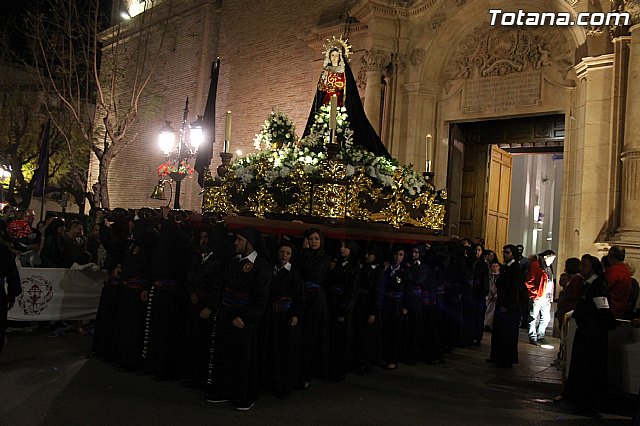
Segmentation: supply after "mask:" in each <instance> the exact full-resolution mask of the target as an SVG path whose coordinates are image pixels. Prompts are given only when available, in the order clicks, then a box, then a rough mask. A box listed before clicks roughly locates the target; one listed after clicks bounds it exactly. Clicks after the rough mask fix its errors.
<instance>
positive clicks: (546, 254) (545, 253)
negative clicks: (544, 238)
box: [538, 250, 556, 257]
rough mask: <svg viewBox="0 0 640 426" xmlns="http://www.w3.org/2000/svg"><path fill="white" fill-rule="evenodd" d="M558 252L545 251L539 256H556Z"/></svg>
mask: <svg viewBox="0 0 640 426" xmlns="http://www.w3.org/2000/svg"><path fill="white" fill-rule="evenodd" d="M555 255H556V252H555V251H553V250H545V251H543V252H542V253H540V254H539V255H538V256H539V257H545V256H555Z"/></svg>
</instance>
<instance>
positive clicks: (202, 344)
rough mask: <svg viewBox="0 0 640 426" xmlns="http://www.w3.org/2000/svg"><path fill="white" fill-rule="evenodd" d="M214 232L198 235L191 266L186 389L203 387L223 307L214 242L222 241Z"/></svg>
mask: <svg viewBox="0 0 640 426" xmlns="http://www.w3.org/2000/svg"><path fill="white" fill-rule="evenodd" d="M219 234H220V233H216V232H214V230H213V229H204V230H201V231H200V232H198V250H196V252H195V253H194V254H193V256H192V258H191V266H190V267H189V275H188V286H189V306H188V308H187V319H186V323H185V328H184V347H183V353H182V370H183V373H184V376H185V378H186V380H185V382H184V383H183V384H184V385H185V386H187V387H197V388H204V385H205V383H206V379H207V371H208V365H209V359H210V338H211V333H212V331H213V324H214V318H215V316H216V312H217V310H218V306H219V304H220V292H221V285H222V283H221V282H220V280H219V278H220V273H221V272H222V261H221V258H220V254H219V253H216V252H214V250H213V246H214V244H215V242H214V239H216V238H221V237H222V236H221V235H219Z"/></svg>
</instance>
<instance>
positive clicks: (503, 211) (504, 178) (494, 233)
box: [485, 145, 512, 253]
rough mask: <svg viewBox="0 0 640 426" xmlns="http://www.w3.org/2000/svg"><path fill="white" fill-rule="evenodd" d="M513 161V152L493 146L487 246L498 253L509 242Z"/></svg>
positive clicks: (489, 179)
mask: <svg viewBox="0 0 640 426" xmlns="http://www.w3.org/2000/svg"><path fill="white" fill-rule="evenodd" d="M511 162H512V157H511V154H509V153H508V152H506V151H504V150H502V149H500V148H498V147H497V146H496V145H492V146H491V156H490V160H489V178H488V191H487V216H486V217H487V222H486V227H485V229H486V233H485V248H487V249H489V250H493V251H495V252H496V253H500V251H501V250H502V247H503V246H504V245H505V244H507V243H508V240H507V238H508V234H509V207H510V203H511Z"/></svg>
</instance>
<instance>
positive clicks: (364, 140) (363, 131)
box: [302, 64, 391, 158]
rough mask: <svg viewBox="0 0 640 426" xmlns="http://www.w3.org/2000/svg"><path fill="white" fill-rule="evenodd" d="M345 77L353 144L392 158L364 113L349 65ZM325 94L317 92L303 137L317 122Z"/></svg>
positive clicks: (346, 66) (346, 100)
mask: <svg viewBox="0 0 640 426" xmlns="http://www.w3.org/2000/svg"><path fill="white" fill-rule="evenodd" d="M344 76H345V81H346V86H347V87H346V88H345V101H344V103H345V105H344V106H345V107H346V108H347V115H348V120H349V127H350V128H351V130H353V143H354V144H355V145H359V146H361V147H363V148H365V149H367V150H368V151H371V152H373V153H374V154H376V155H380V156H384V157H387V158H391V155H390V154H389V151H387V148H386V147H385V146H384V144H383V143H382V141H381V140H380V137H379V136H378V134H377V133H376V131H375V130H374V129H373V126H371V123H370V122H369V119H368V118H367V116H366V114H365V113H364V107H363V106H362V101H361V100H360V94H359V93H358V86H357V85H356V80H355V78H354V77H353V73H352V72H351V67H350V66H349V64H345V66H344ZM322 99H323V93H322V91H320V90H316V96H315V98H314V100H313V105H312V106H311V112H310V113H309V119H308V120H307V125H306V126H305V128H304V133H303V135H302V136H303V137H305V136H307V135H309V133H310V131H311V126H312V125H313V122H314V120H315V115H316V112H317V111H319V110H320V107H322Z"/></svg>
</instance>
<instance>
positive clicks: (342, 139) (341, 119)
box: [302, 105, 353, 146]
mask: <svg viewBox="0 0 640 426" xmlns="http://www.w3.org/2000/svg"><path fill="white" fill-rule="evenodd" d="M330 111H331V109H330V106H329V105H323V106H321V107H320V110H319V111H318V113H317V114H316V117H315V120H314V121H313V124H312V125H311V129H310V133H309V136H307V137H306V138H304V139H303V140H302V144H303V145H306V146H319V145H321V144H327V143H329V116H330ZM336 139H337V141H336V142H337V143H341V144H342V145H343V146H351V145H353V130H351V129H350V128H349V117H348V115H347V109H346V108H345V107H339V108H338V109H337V113H336Z"/></svg>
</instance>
